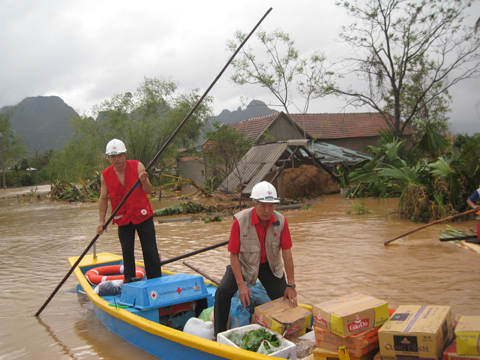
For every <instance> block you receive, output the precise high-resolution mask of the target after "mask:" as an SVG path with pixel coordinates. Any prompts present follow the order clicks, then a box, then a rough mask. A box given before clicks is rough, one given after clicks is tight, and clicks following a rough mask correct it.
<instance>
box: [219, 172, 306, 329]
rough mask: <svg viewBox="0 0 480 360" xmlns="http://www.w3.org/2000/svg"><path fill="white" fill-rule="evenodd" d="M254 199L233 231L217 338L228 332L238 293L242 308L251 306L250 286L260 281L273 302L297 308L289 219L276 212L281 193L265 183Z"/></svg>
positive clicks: (221, 288)
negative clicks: (286, 302)
mask: <svg viewBox="0 0 480 360" xmlns="http://www.w3.org/2000/svg"><path fill="white" fill-rule="evenodd" d="M250 197H251V198H252V199H253V208H248V209H246V210H243V211H240V212H239V213H238V214H236V215H235V220H234V222H233V225H232V229H231V232H230V240H229V243H228V251H229V252H230V265H228V266H227V270H226V272H225V275H224V276H223V278H222V281H221V283H220V285H219V286H218V288H217V291H216V293H215V307H214V327H215V331H214V334H215V336H217V334H218V333H219V332H223V331H226V330H227V320H228V314H229V312H230V305H231V300H232V297H233V295H235V293H236V292H237V290H238V295H239V297H240V301H241V302H242V305H243V306H245V307H246V306H247V305H250V299H251V298H252V293H251V291H250V289H249V287H248V285H250V286H254V285H255V282H256V281H257V278H258V279H259V280H260V282H261V283H262V285H263V287H264V288H265V290H266V291H267V294H268V296H269V297H270V299H271V300H275V299H277V298H279V297H282V296H283V297H284V298H288V299H289V303H290V306H292V307H296V306H297V292H296V290H295V277H294V271H293V258H292V252H291V248H292V239H291V237H290V231H289V229H288V224H287V220H286V219H285V217H284V216H283V215H282V214H280V213H279V212H277V211H275V210H274V208H275V203H278V202H279V199H278V198H277V191H276V190H275V187H274V186H273V185H272V184H270V183H268V182H266V181H262V182H260V183H258V184H256V185H255V186H254V187H253V189H252V195H251V196H250ZM282 258H283V263H282ZM283 266H285V272H284V269H283ZM285 274H286V275H287V279H285ZM247 284H248V285H247Z"/></svg>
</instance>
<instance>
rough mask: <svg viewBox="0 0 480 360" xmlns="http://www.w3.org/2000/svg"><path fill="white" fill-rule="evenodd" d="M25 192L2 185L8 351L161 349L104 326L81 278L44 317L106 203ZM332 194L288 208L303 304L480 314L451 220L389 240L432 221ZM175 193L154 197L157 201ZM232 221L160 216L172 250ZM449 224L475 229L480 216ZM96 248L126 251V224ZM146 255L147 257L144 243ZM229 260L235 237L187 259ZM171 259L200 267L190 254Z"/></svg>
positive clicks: (37, 354) (162, 240)
mask: <svg viewBox="0 0 480 360" xmlns="http://www.w3.org/2000/svg"><path fill="white" fill-rule="evenodd" d="M23 190H24V191H25V188H24V189H23ZM47 190H48V189H47ZM15 191H17V193H18V189H17V190H15V189H7V191H6V192H5V191H4V190H3V189H0V239H1V240H0V279H1V282H0V360H4V359H9V360H10V359H22V360H23V359H108V360H110V359H111V360H113V359H116V360H123V359H132V358H135V359H147V360H148V359H154V357H152V356H150V355H149V354H147V353H145V352H143V351H142V350H139V349H137V348H136V347H134V346H132V345H130V344H128V343H127V342H126V341H124V340H123V339H121V338H119V337H118V336H116V335H115V334H113V333H111V332H110V331H109V330H108V329H106V328H105V327H104V326H103V325H102V323H101V322H100V321H99V320H98V319H97V317H96V316H95V314H94V312H93V306H92V304H91V303H90V302H89V301H88V299H87V298H85V297H84V296H82V295H77V294H76V293H75V291H74V287H75V286H76V285H77V282H76V280H75V278H74V277H73V276H71V277H70V278H69V279H68V280H67V282H66V283H65V284H64V285H63V287H62V288H61V290H60V291H59V292H58V293H57V295H56V296H55V297H54V298H53V299H52V301H51V302H50V304H49V305H48V306H47V307H46V308H45V310H44V311H43V312H42V314H41V316H40V318H36V317H35V316H34V314H35V313H36V312H37V311H38V310H39V308H40V307H41V306H42V305H43V303H44V302H45V301H46V300H47V298H48V297H49V295H50V294H51V293H52V292H53V290H54V289H55V287H56V286H57V285H58V284H59V283H60V281H61V280H62V279H63V277H64V276H65V274H66V273H67V272H68V270H69V267H68V264H67V258H68V257H70V256H78V255H80V254H81V253H82V252H83V251H84V249H85V248H86V247H87V245H88V244H89V243H90V242H91V241H92V239H93V238H94V237H95V229H96V226H97V222H98V204H97V203H87V204H64V203H53V202H50V201H49V200H48V199H47V198H46V197H45V196H44V195H42V196H41V198H40V201H38V199H37V198H36V197H32V198H27V201H25V200H24V199H23V197H22V196H21V195H20V196H19V198H16V197H15V193H14V192H15ZM26 191H27V192H28V189H26ZM19 194H21V193H19ZM12 196H13V197H12ZM322 200H323V201H322V202H319V203H316V204H314V205H313V206H312V207H311V208H310V209H309V210H288V211H284V212H283V213H284V215H285V216H286V217H287V219H288V222H289V225H290V229H291V233H292V240H293V249H292V252H293V257H294V262H295V278H296V283H297V289H298V294H299V301H300V302H303V303H307V304H315V303H319V302H322V301H325V300H329V299H332V298H334V297H337V296H340V295H345V294H348V293H351V292H354V291H357V292H361V293H364V294H367V295H371V296H375V297H377V298H380V299H383V300H387V301H388V302H389V306H390V307H392V308H396V307H398V306H399V305H402V304H420V305H426V304H437V305H450V306H451V307H452V310H453V312H454V313H456V314H460V315H480V310H478V304H479V303H480V254H478V253H475V252H473V251H471V250H468V249H466V248H462V247H460V246H457V245H455V244H454V243H448V242H440V241H439V240H438V239H439V236H440V230H442V229H444V228H445V224H438V225H434V226H431V227H428V228H426V229H423V230H420V231H418V232H415V233H413V234H411V235H408V236H407V237H404V238H402V239H399V240H396V241H394V242H392V243H391V244H389V245H388V246H384V245H383V242H384V241H386V240H388V239H391V238H393V237H395V236H398V235H400V234H402V233H406V232H407V231H410V230H413V229H416V228H418V227H420V226H421V225H422V224H414V223H411V222H409V221H407V220H401V219H397V218H396V217H395V215H392V213H394V211H395V210H396V205H397V200H396V199H393V200H390V201H378V200H377V199H367V200H365V205H366V207H367V208H369V209H370V210H371V214H368V215H347V214H346V212H347V211H349V210H352V208H351V207H350V206H351V205H352V204H354V201H352V200H344V199H341V197H340V195H331V196H327V197H324V198H322ZM174 203H175V202H172V201H167V200H164V201H162V202H158V201H152V206H153V207H154V209H158V208H162V207H165V206H170V205H173V204H174ZM231 225H232V220H231V218H225V219H224V221H223V222H220V223H210V224H204V223H203V222H200V221H195V222H190V223H187V222H182V223H178V222H176V223H166V224H156V230H157V240H158V248H159V251H160V252H161V255H162V259H163V260H166V259H169V258H172V257H175V256H179V255H182V254H184V253H187V252H190V251H193V250H196V249H199V248H202V247H205V246H209V245H214V244H217V243H220V242H223V241H225V240H228V236H229V233H230V227H231ZM450 225H451V226H454V227H456V228H458V229H461V230H467V229H470V228H475V227H476V221H474V220H471V221H467V222H454V223H450ZM97 252H111V253H115V254H119V255H120V254H121V250H120V245H119V243H118V240H117V233H116V226H113V227H111V229H109V231H108V232H107V233H106V234H105V235H103V236H101V237H100V241H99V243H98V245H97ZM136 255H137V259H140V260H141V259H142V257H141V252H140V246H139V243H138V242H137V244H136ZM228 259H229V257H228V253H227V249H226V247H220V248H217V249H214V250H211V251H209V252H205V253H202V254H198V255H195V256H193V257H190V258H188V259H185V260H186V261H187V262H188V263H190V264H192V265H193V266H195V267H197V268H198V269H200V270H202V271H204V272H205V273H207V274H208V275H210V276H212V277H214V278H217V279H220V278H221V277H222V275H223V273H224V270H225V266H226V265H227V264H228ZM165 268H166V269H168V270H172V271H177V272H184V273H189V274H194V272H193V271H192V270H191V269H190V268H188V267H186V266H185V265H183V264H182V262H181V261H178V262H174V263H171V264H168V265H166V266H165Z"/></svg>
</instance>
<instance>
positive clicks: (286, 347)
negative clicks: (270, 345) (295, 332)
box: [217, 324, 297, 360]
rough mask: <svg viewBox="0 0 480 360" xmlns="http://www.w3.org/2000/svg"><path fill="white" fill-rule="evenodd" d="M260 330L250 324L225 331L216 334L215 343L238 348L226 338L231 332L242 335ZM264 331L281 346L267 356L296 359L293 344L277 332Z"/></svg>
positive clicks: (295, 348) (295, 350)
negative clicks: (274, 337)
mask: <svg viewBox="0 0 480 360" xmlns="http://www.w3.org/2000/svg"><path fill="white" fill-rule="evenodd" d="M260 328H262V326H260V325H257V324H252V325H245V326H241V327H239V328H235V329H231V330H227V331H224V332H221V333H218V334H217V342H218V343H220V344H225V345H230V346H233V347H236V348H238V346H237V345H235V343H233V342H232V341H230V339H228V337H229V336H230V335H231V334H232V333H233V332H237V333H240V334H244V333H246V332H247V331H250V330H258V329H260ZM265 330H267V331H268V332H270V333H272V334H275V335H277V336H278V337H279V338H280V339H281V345H280V347H281V349H280V350H278V351H276V352H274V353H271V354H268V356H274V357H279V358H284V359H291V360H296V359H297V346H296V345H295V344H293V343H291V342H290V341H288V340H286V339H285V338H283V337H282V336H281V335H280V334H278V333H277V332H275V331H273V330H271V329H265Z"/></svg>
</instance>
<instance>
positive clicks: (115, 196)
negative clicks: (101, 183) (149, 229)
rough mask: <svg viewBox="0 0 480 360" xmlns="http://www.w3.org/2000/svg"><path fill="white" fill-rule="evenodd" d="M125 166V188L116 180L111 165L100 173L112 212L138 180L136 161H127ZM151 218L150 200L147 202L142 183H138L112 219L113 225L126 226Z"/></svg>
mask: <svg viewBox="0 0 480 360" xmlns="http://www.w3.org/2000/svg"><path fill="white" fill-rule="evenodd" d="M125 166H126V168H125V179H124V182H125V186H123V185H122V184H121V183H120V180H118V177H117V174H116V173H115V170H114V169H113V165H111V166H109V167H108V168H106V169H105V170H104V171H103V172H102V175H103V178H104V179H105V183H106V184H107V189H108V194H109V196H110V203H111V204H112V211H114V210H115V209H116V208H117V206H118V204H120V202H121V201H122V199H123V198H124V197H125V195H126V194H127V192H128V190H130V189H131V187H132V186H133V184H135V182H136V181H137V179H138V161H136V160H127V161H126V164H125ZM151 216H153V210H152V206H151V205H150V200H148V196H147V193H146V192H145V191H144V190H143V186H142V183H139V184H138V185H137V187H136V188H135V190H133V192H132V193H131V194H130V196H129V197H128V199H127V201H125V203H124V204H123V205H122V207H121V208H120V210H118V212H117V214H116V215H115V217H114V218H113V223H114V224H118V225H119V226H122V225H128V224H130V222H132V223H133V224H140V223H141V222H144V221H145V220H147V219H148V218H149V217H151Z"/></svg>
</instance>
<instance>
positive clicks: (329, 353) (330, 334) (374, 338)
mask: <svg viewBox="0 0 480 360" xmlns="http://www.w3.org/2000/svg"><path fill="white" fill-rule="evenodd" d="M312 312H313V326H314V331H315V339H316V344H317V348H316V349H315V350H314V352H313V355H314V359H315V360H330V359H338V358H340V355H339V353H338V348H339V347H340V346H345V347H346V349H347V352H348V354H349V357H350V360H372V359H373V357H374V356H375V354H376V353H377V352H378V347H379V344H378V330H379V329H380V327H381V326H382V325H383V324H384V323H385V322H386V321H387V320H388V318H389V317H390V314H389V310H388V303H387V302H386V301H383V300H380V299H376V298H374V297H371V296H367V295H363V294H359V293H353V294H349V295H346V296H343V297H340V298H336V299H333V300H330V301H327V302H323V303H320V304H316V305H314V306H313V308H312Z"/></svg>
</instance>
